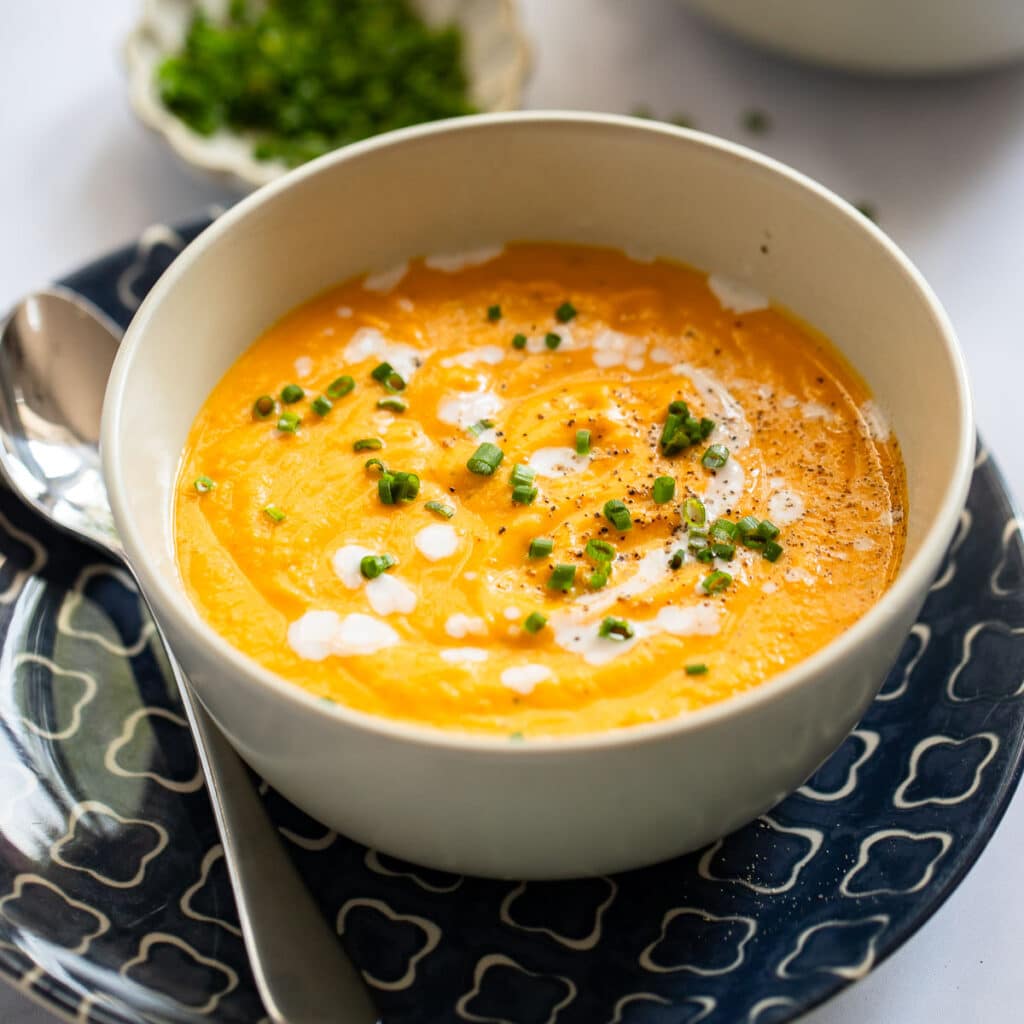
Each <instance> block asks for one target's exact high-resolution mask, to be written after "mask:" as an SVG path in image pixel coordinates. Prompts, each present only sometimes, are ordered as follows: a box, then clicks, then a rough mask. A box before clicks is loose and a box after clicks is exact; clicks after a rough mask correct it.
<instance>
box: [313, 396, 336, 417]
mask: <svg viewBox="0 0 1024 1024" xmlns="http://www.w3.org/2000/svg"><path fill="white" fill-rule="evenodd" d="M311 408H312V409H313V412H315V413H316V414H317V416H326V415H327V414H328V413H329V412H330V411H331V410H332V409H333V408H334V406H333V405H332V403H331V400H330V399H329V398H326V397H325V396H324V395H320V396H319V397H317V398H314V399H313V401H312V403H311Z"/></svg>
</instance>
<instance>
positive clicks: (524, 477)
mask: <svg viewBox="0 0 1024 1024" xmlns="http://www.w3.org/2000/svg"><path fill="white" fill-rule="evenodd" d="M536 475H537V470H535V469H534V468H533V467H532V466H524V465H523V464H522V463H521V462H517V463H516V464H515V465H514V466H513V467H512V472H511V474H510V475H509V478H508V482H509V484H511V485H512V486H513V487H525V486H528V485H530V484H532V483H533V478H534V477H535V476H536Z"/></svg>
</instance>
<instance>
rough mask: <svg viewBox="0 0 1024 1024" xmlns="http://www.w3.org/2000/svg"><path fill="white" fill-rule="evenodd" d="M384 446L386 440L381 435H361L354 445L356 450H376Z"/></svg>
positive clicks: (353, 448)
mask: <svg viewBox="0 0 1024 1024" xmlns="http://www.w3.org/2000/svg"><path fill="white" fill-rule="evenodd" d="M383 447H384V442H383V441H382V440H381V439H380V438H379V437H361V438H360V439H359V440H358V441H356V442H355V443H354V444H353V445H352V451H354V452H376V451H380V449H381V448H383Z"/></svg>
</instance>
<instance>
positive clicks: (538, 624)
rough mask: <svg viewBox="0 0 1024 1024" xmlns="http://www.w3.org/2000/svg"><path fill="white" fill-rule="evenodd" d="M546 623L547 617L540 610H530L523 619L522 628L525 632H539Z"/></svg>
mask: <svg viewBox="0 0 1024 1024" xmlns="http://www.w3.org/2000/svg"><path fill="white" fill-rule="evenodd" d="M547 624H548V617H547V616H546V615H542V614H541V613H540V612H530V614H529V615H527V616H526V618H525V619H524V620H523V629H525V630H526V632H527V633H539V632H540V631H541V630H542V629H543V628H544V627H545V626H546V625H547Z"/></svg>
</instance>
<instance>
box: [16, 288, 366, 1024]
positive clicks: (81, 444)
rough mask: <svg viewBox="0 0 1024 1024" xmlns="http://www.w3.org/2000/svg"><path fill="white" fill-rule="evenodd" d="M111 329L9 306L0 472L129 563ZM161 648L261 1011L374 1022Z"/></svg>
mask: <svg viewBox="0 0 1024 1024" xmlns="http://www.w3.org/2000/svg"><path fill="white" fill-rule="evenodd" d="M119 340H120V332H119V331H118V330H117V328H116V326H115V325H114V324H113V323H112V322H111V321H110V320H108V319H107V318H106V317H105V316H104V315H103V314H102V313H101V312H100V311H99V310H98V309H96V308H95V307H94V306H92V305H91V304H90V303H87V302H86V301H84V300H83V299H81V298H80V297H78V296H76V295H75V294H74V293H72V292H69V291H65V290H63V289H59V288H54V289H51V290H48V291H44V292H38V293H36V294H34V295H31V296H30V297H29V298H27V299H26V300H25V301H24V302H22V303H21V305H19V306H18V307H17V308H16V309H15V310H14V312H13V313H12V314H11V317H10V319H9V320H8V321H7V323H6V324H5V325H4V326H3V329H2V330H0V474H2V475H3V476H4V477H5V478H6V480H7V482H8V483H9V484H10V485H11V487H12V488H13V489H14V491H15V493H16V494H18V495H19V496H20V497H21V498H23V499H24V500H25V501H26V502H27V503H28V504H29V505H30V506H31V507H32V508H34V509H35V510H36V511H37V512H38V513H39V514H40V515H42V516H43V517H44V518H45V519H47V520H49V521H50V522H51V523H53V524H54V525H56V526H58V527H60V528H61V529H62V530H64V531H66V532H67V533H70V534H72V535H74V536H76V537H81V538H82V539H84V540H87V541H89V542H90V543H91V544H93V545H95V546H96V547H98V548H100V549H101V550H103V551H106V552H107V553H109V554H111V555H114V556H115V557H116V558H117V559H119V560H120V561H121V562H123V563H124V564H125V565H126V566H127V567H128V568H129V570H130V569H131V566H128V563H127V562H126V561H125V555H124V549H123V548H122V547H121V541H120V539H119V538H118V536H117V532H116V531H115V529H114V523H113V517H112V516H111V513H110V505H109V503H108V501H107V492H106V487H105V485H104V483H103V477H102V476H101V474H100V460H99V447H98V446H99V431H100V411H101V408H102V405H103V392H104V390H105V388H106V384H107V377H108V375H109V373H110V367H111V365H112V363H113V361H114V354H115V353H116V351H117V346H118V343H119ZM157 628H158V629H159V627H157ZM161 640H164V638H163V635H162V634H161ZM164 648H165V650H166V653H167V659H168V661H169V662H170V665H171V669H172V671H173V674H174V680H175V682H176V683H177V685H178V692H179V694H180V695H181V702H182V704H183V705H184V707H185V713H186V715H187V716H188V720H189V723H190V725H191V727H192V738H193V739H194V741H195V745H196V751H197V753H198V755H199V761H200V763H201V764H202V767H203V771H204V773H205V775H206V788H207V790H208V791H209V794H210V802H211V804H212V805H213V814H214V817H215V818H216V821H217V828H218V830H219V831H220V838H221V842H222V844H223V846H224V860H225V862H226V863H227V867H228V874H229V875H230V878H231V886H232V889H233V890H234V894H235V903H236V905H237V907H238V917H239V919H240V921H241V925H242V935H243V937H244V939H245V948H246V950H248V953H249V961H250V964H251V966H252V972H253V976H254V978H255V980H256V987H257V989H258V990H259V993H260V996H261V997H262V999H263V1004H264V1006H265V1007H266V1010H267V1013H268V1014H269V1015H270V1018H271V1020H272V1021H274V1022H275V1024H325V1022H327V1021H344V1022H345V1024H373V1022H376V1021H377V1020H378V1014H377V1011H376V1010H375V1009H374V1008H373V1005H372V1004H371V1002H370V998H369V996H368V994H367V992H366V989H365V987H364V985H363V983H362V981H361V979H360V977H359V974H358V972H357V971H356V969H355V967H354V966H353V965H352V963H351V962H350V961H349V959H348V958H347V957H346V956H345V953H344V951H343V950H342V948H341V945H340V943H339V941H338V937H337V936H336V935H335V934H334V932H333V931H332V930H331V929H330V927H329V925H328V924H327V922H326V921H325V920H324V918H323V915H322V914H321V913H320V911H319V909H318V908H317V906H316V904H315V903H314V902H313V898H312V896H311V895H310V893H309V890H308V889H307V888H306V886H305V885H304V884H303V882H302V880H301V878H300V877H299V875H298V873H297V872H296V870H295V868H294V866H293V865H292V863H291V861H290V860H289V859H288V856H287V854H286V853H285V851H284V849H283V847H282V846H281V842H280V840H279V839H278V837H277V834H276V833H275V831H274V828H273V826H272V825H271V823H270V820H269V818H268V817H267V815H266V813H265V812H264V810H263V805H262V804H261V803H260V800H259V798H258V796H257V795H256V792H255V790H254V789H253V787H252V784H251V783H250V781H249V779H248V777H247V776H246V772H245V768H244V767H243V765H242V762H241V760H240V759H239V757H238V755H237V754H236V753H235V751H234V750H233V749H232V747H231V746H230V744H229V743H228V741H227V740H226V739H225V738H224V736H223V734H222V733H221V732H220V730H219V729H218V728H217V726H216V725H215V724H214V722H213V720H212V719H211V718H210V716H209V714H208V713H207V711H206V709H205V708H204V707H203V706H202V705H201V704H200V703H199V702H198V701H197V700H196V699H195V697H194V696H193V695H192V692H191V689H190V687H189V684H188V681H187V680H186V679H185V677H184V675H183V674H182V671H181V669H180V667H179V666H178V663H177V662H176V661H175V658H174V655H173V653H172V652H171V651H170V649H169V648H168V647H167V643H166V640H164Z"/></svg>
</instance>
